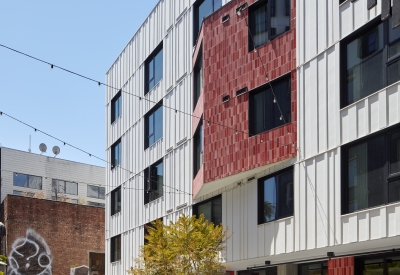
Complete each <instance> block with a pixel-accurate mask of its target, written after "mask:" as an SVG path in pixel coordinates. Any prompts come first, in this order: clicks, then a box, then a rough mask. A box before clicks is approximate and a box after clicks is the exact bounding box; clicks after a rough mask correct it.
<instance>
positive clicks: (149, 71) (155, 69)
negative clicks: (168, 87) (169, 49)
mask: <svg viewBox="0 0 400 275" xmlns="http://www.w3.org/2000/svg"><path fill="white" fill-rule="evenodd" d="M145 67H146V68H145V92H144V94H145V95H146V94H147V93H148V92H149V91H150V90H151V89H153V87H154V86H155V85H156V84H157V83H158V82H159V81H160V80H161V79H162V78H163V44H162V43H161V44H160V45H159V46H158V47H157V48H156V49H155V50H154V52H153V53H152V54H151V55H150V56H149V57H148V58H147V60H146V63H145Z"/></svg>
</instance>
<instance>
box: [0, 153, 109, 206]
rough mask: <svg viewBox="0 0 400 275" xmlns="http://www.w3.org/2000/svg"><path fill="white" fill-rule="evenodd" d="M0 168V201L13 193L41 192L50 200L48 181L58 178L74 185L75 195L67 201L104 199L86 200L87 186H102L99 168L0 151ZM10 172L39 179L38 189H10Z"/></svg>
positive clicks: (12, 177)
mask: <svg viewBox="0 0 400 275" xmlns="http://www.w3.org/2000/svg"><path fill="white" fill-rule="evenodd" d="M1 169H2V170H3V171H1V179H2V194H1V201H3V200H4V198H5V197H6V195H7V194H13V191H14V190H19V191H27V192H31V193H35V192H37V191H39V192H44V194H45V196H46V198H47V199H51V198H52V195H53V190H52V179H59V180H65V181H71V182H72V181H74V182H77V183H78V195H70V194H66V196H67V197H68V198H71V199H79V198H82V199H85V200H86V201H94V202H102V203H104V200H101V199H95V198H89V197H87V185H88V184H90V185H102V186H104V185H105V181H104V180H105V178H104V172H105V171H104V168H103V167H98V166H93V165H88V164H84V163H79V162H73V161H68V160H63V159H57V158H54V157H48V156H41V155H37V154H32V153H28V152H23V151H18V150H13V149H8V148H1ZM13 172H17V173H21V174H28V175H33V176H39V177H41V178H42V190H38V189H31V188H24V187H19V186H14V174H13Z"/></svg>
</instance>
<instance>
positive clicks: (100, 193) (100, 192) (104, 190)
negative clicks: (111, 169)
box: [99, 187, 106, 199]
mask: <svg viewBox="0 0 400 275" xmlns="http://www.w3.org/2000/svg"><path fill="white" fill-rule="evenodd" d="M105 193H106V189H105V188H104V187H99V199H104V198H105Z"/></svg>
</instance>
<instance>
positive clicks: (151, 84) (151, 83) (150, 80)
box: [147, 59, 155, 91]
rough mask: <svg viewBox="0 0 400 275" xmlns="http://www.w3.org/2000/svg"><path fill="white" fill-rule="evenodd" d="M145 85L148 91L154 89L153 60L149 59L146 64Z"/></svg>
mask: <svg viewBox="0 0 400 275" xmlns="http://www.w3.org/2000/svg"><path fill="white" fill-rule="evenodd" d="M147 83H148V89H147V91H150V90H151V89H152V88H153V87H154V84H155V83H154V59H151V60H150V61H149V63H148V64H147Z"/></svg>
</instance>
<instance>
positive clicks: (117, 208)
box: [111, 186, 121, 216]
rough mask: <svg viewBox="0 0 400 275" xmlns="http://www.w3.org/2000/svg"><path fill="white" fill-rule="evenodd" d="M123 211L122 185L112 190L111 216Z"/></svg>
mask: <svg viewBox="0 0 400 275" xmlns="http://www.w3.org/2000/svg"><path fill="white" fill-rule="evenodd" d="M119 212H121V186H120V187H118V188H116V189H114V190H113V191H111V216H112V215H115V214H117V213H119Z"/></svg>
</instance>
